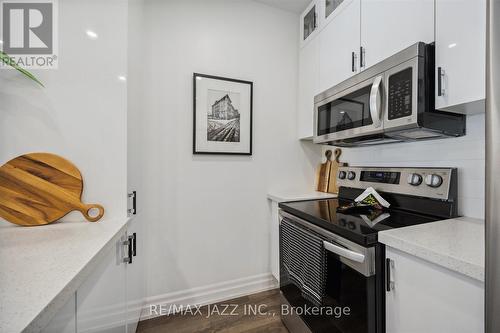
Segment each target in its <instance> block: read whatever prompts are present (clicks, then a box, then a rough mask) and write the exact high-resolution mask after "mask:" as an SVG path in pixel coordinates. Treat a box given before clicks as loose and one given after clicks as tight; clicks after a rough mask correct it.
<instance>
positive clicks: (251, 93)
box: [193, 73, 253, 156]
mask: <svg viewBox="0 0 500 333" xmlns="http://www.w3.org/2000/svg"><path fill="white" fill-rule="evenodd" d="M197 77H200V78H208V79H213V80H221V81H229V82H235V83H240V84H248V85H249V86H250V115H249V116H250V124H249V125H250V145H249V151H248V152H223V151H198V150H197V149H196V148H197V147H196V142H197V137H196V132H197V128H196V125H197V123H196V119H197V118H196V113H197V109H196V104H197V103H196V93H197V90H196V85H197V81H198V80H197ZM193 154H195V155H244V156H251V155H252V154H253V82H252V81H245V80H240V79H233V78H227V77H222V76H215V75H208V74H201V73H193Z"/></svg>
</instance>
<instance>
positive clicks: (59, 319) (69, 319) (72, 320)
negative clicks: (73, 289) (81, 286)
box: [41, 294, 76, 333]
mask: <svg viewBox="0 0 500 333" xmlns="http://www.w3.org/2000/svg"><path fill="white" fill-rule="evenodd" d="M41 332H42V333H76V295H75V294H73V296H72V297H71V298H70V300H69V301H67V302H66V304H65V305H64V306H63V307H62V309H61V310H59V312H57V314H56V315H55V316H54V318H52V319H51V321H50V322H49V324H48V325H47V327H45V328H44V329H43V330H42V331H41Z"/></svg>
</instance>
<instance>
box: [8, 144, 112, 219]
mask: <svg viewBox="0 0 500 333" xmlns="http://www.w3.org/2000/svg"><path fill="white" fill-rule="evenodd" d="M82 192H83V179H82V175H81V173H80V171H79V170H78V168H77V167H76V166H75V165H74V164H73V163H71V162H69V161H68V160H66V159H64V158H62V157H60V156H57V155H54V154H49V153H32V154H26V155H22V156H19V157H16V158H14V159H12V160H10V161H9V162H7V163H5V164H4V165H3V166H2V167H0V217H3V218H4V219H6V220H7V221H9V222H12V223H15V224H19V225H24V226H33V225H43V224H49V223H52V222H54V221H57V220H59V219H60V218H61V217H63V216H65V215H66V214H68V213H69V212H71V211H74V210H78V211H80V212H81V213H82V214H83V216H84V217H85V218H86V219H87V220H88V221H90V222H95V221H98V220H99V219H100V218H101V217H102V216H103V215H104V208H103V207H102V206H101V205H98V204H84V203H82V202H81V199H80V198H81V195H82Z"/></svg>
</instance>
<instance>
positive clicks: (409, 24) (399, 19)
mask: <svg viewBox="0 0 500 333" xmlns="http://www.w3.org/2000/svg"><path fill="white" fill-rule="evenodd" d="M433 41H434V0H405V1H394V0H361V46H362V47H363V49H364V67H363V68H368V67H370V66H372V65H374V64H376V63H377V62H379V61H382V60H384V59H385V58H387V57H389V56H391V55H393V54H394V53H397V52H399V51H401V50H403V49H405V48H406V47H408V46H410V45H412V44H414V43H416V42H425V43H431V42H433Z"/></svg>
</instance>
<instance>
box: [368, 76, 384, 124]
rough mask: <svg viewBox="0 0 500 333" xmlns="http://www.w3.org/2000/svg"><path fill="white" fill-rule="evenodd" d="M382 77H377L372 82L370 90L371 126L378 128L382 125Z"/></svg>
mask: <svg viewBox="0 0 500 333" xmlns="http://www.w3.org/2000/svg"><path fill="white" fill-rule="evenodd" d="M381 84H382V76H377V77H376V78H375V80H373V85H372V89H371V90H370V116H371V117H372V121H373V126H374V127H380V125H382V120H381V119H380V118H381V113H382V102H381V97H382V93H381V92H380V90H381Z"/></svg>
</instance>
